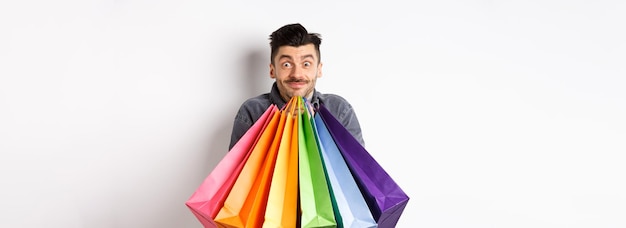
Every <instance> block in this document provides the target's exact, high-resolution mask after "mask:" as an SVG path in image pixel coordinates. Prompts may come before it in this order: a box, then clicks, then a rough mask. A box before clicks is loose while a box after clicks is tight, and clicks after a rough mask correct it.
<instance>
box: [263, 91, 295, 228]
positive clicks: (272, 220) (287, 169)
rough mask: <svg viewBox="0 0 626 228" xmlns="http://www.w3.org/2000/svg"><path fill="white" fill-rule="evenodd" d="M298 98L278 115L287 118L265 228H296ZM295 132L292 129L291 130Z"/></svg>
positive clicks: (264, 223)
mask: <svg viewBox="0 0 626 228" xmlns="http://www.w3.org/2000/svg"><path fill="white" fill-rule="evenodd" d="M297 103H298V100H297V98H295V97H294V98H292V99H291V100H289V102H288V103H287V105H286V106H285V108H284V110H283V111H281V115H284V116H285V118H286V122H285V127H284V130H283V134H282V135H281V140H280V145H279V147H278V156H277V158H276V163H275V166H274V173H273V175H272V181H271V184H270V191H269V195H268V198H267V207H266V210H265V220H264V221H263V226H262V227H264V228H276V227H296V226H297V222H298V221H297V206H298V205H297V204H298V131H297V129H298V122H297V118H296V117H297V116H296V115H294V114H295V107H297V105H298V104H297ZM294 129H295V130H294Z"/></svg>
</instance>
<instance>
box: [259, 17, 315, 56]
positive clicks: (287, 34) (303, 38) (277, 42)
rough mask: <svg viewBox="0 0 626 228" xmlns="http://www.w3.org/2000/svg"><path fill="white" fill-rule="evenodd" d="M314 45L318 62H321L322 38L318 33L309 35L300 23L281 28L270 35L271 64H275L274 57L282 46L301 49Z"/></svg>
mask: <svg viewBox="0 0 626 228" xmlns="http://www.w3.org/2000/svg"><path fill="white" fill-rule="evenodd" d="M307 44H313V45H315V51H316V52H317V60H318V61H321V54H320V44H322V37H321V35H320V34H318V33H309V32H308V31H307V30H306V28H304V26H302V25H301V24H299V23H295V24H288V25H285V26H283V27H280V28H279V29H278V30H276V31H274V32H273V33H272V34H271V35H270V47H271V48H272V51H271V53H270V58H271V60H270V61H271V63H272V64H274V57H276V54H277V52H278V49H279V48H280V47H282V46H293V47H299V46H302V45H307Z"/></svg>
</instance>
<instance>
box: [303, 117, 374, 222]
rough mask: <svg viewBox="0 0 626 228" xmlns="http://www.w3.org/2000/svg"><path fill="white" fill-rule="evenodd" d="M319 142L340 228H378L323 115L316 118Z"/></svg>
mask: <svg viewBox="0 0 626 228" xmlns="http://www.w3.org/2000/svg"><path fill="white" fill-rule="evenodd" d="M313 121H314V122H313V123H314V125H313V126H314V127H315V133H316V137H317V143H318V144H319V149H320V151H321V154H322V158H323V159H322V160H323V162H324V168H325V170H326V177H327V178H328V182H329V183H330V186H331V188H330V189H331V192H332V196H333V198H332V199H333V207H334V210H335V215H336V220H337V227H339V228H343V227H345V228H373V227H377V224H376V221H374V218H373V217H372V213H371V212H370V210H369V208H368V206H367V203H366V202H365V198H364V197H363V194H362V193H361V191H360V190H359V187H358V186H357V183H356V181H355V180H354V177H353V176H352V173H351V172H350V169H349V168H348V165H347V164H346V161H345V160H344V159H343V157H342V156H341V152H340V151H339V148H337V145H336V144H335V141H334V140H333V138H332V136H331V135H330V132H328V129H327V128H326V125H324V122H323V120H322V117H321V116H320V115H315V116H314V120H313Z"/></svg>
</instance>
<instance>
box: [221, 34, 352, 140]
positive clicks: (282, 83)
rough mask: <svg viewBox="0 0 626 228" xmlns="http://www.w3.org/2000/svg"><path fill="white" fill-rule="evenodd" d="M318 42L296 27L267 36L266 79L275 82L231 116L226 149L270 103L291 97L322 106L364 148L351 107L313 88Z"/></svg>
mask: <svg viewBox="0 0 626 228" xmlns="http://www.w3.org/2000/svg"><path fill="white" fill-rule="evenodd" d="M321 43H322V40H321V38H320V35H319V34H317V33H309V32H308V31H307V30H306V28H304V27H303V26H302V25H300V24H288V25H285V26H283V27H281V28H279V29H278V30H276V31H274V32H273V33H272V34H271V35H270V47H271V53H270V54H271V56H270V57H271V61H270V64H269V70H270V78H273V79H275V80H276V81H275V82H274V84H273V85H272V89H271V91H270V92H269V93H265V94H262V95H259V96H256V97H252V98H249V99H248V100H246V101H245V102H243V104H242V105H241V107H240V108H239V111H238V112H237V115H236V116H235V121H234V124H233V130H232V135H231V141H230V146H229V150H230V149H231V148H232V147H233V146H234V145H235V143H237V141H239V139H240V138H241V137H242V136H243V135H244V134H245V133H246V131H247V130H248V129H249V128H250V127H251V126H252V125H253V124H254V122H255V121H257V119H258V118H259V117H260V116H261V115H262V114H263V112H265V110H267V108H268V107H269V106H270V104H276V105H277V107H278V108H282V107H284V106H285V104H286V103H287V101H289V100H290V99H291V97H293V96H301V97H304V98H306V100H307V101H309V102H310V103H311V105H312V106H313V107H314V108H317V107H319V105H320V104H322V105H324V107H326V108H327V109H328V110H329V111H330V113H332V114H333V115H334V116H335V118H337V120H339V122H341V123H342V124H343V126H344V127H345V128H346V129H348V131H350V132H351V133H352V135H353V136H354V137H355V138H356V139H357V140H358V141H359V142H360V143H361V144H362V145H364V141H363V136H362V133H361V126H360V124H359V121H358V119H357V117H356V114H355V112H354V110H353V109H352V105H350V103H348V101H346V100H345V99H344V98H343V97H341V96H339V95H335V94H322V93H320V92H318V91H317V90H316V89H315V82H316V80H317V78H320V77H322V62H321V59H320V44H321Z"/></svg>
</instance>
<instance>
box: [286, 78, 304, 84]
mask: <svg viewBox="0 0 626 228" xmlns="http://www.w3.org/2000/svg"><path fill="white" fill-rule="evenodd" d="M285 82H286V83H290V82H307V83H308V82H309V80H306V79H297V78H296V79H288V80H285Z"/></svg>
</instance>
